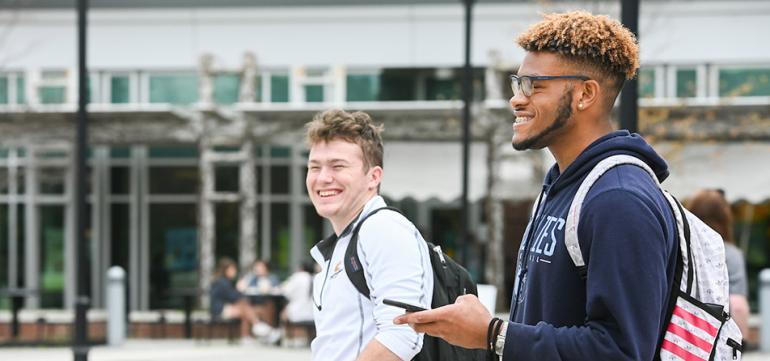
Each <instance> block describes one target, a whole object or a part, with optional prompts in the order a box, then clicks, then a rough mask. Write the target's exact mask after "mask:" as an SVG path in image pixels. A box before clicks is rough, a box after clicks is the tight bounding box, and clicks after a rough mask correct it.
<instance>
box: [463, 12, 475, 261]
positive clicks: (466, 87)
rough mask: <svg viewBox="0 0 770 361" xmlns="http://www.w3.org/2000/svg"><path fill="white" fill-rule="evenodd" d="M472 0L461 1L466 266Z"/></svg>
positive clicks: (464, 242)
mask: <svg viewBox="0 0 770 361" xmlns="http://www.w3.org/2000/svg"><path fill="white" fill-rule="evenodd" d="M473 1H474V0H463V5H464V6H465V64H464V66H463V77H462V79H463V81H462V97H463V140H462V141H463V163H462V167H463V195H462V200H461V203H460V212H461V213H460V242H462V243H461V246H460V249H461V252H460V261H461V262H462V264H466V265H467V264H468V241H470V237H469V234H470V232H469V230H468V228H469V222H468V218H469V214H468V213H469V212H468V158H469V155H470V139H471V102H472V101H473V83H472V80H473V69H471V22H472V10H473Z"/></svg>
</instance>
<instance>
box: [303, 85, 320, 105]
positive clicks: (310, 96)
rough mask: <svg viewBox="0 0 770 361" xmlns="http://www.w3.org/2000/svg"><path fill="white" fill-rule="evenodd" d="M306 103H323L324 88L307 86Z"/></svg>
mask: <svg viewBox="0 0 770 361" xmlns="http://www.w3.org/2000/svg"><path fill="white" fill-rule="evenodd" d="M305 101H306V102H308V103H320V102H323V101H324V86H323V85H318V84H313V85H305Z"/></svg>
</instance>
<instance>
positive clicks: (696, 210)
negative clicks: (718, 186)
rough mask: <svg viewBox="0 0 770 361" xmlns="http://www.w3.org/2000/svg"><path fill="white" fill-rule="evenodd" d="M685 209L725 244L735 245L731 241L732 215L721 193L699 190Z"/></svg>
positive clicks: (712, 190)
mask: <svg viewBox="0 0 770 361" xmlns="http://www.w3.org/2000/svg"><path fill="white" fill-rule="evenodd" d="M687 208H688V209H689V210H690V212H692V214H694V215H696V216H698V218H700V219H701V221H703V223H706V225H708V226H709V227H711V228H713V229H714V230H715V231H717V233H719V235H720V236H722V239H723V240H724V241H725V242H728V243H735V241H734V240H733V213H732V210H731V209H730V204H729V203H727V199H725V197H724V195H723V194H722V192H721V191H719V190H715V189H704V190H701V191H699V192H698V193H696V194H695V196H694V197H693V198H692V199H691V200H690V201H689V202H688V203H687Z"/></svg>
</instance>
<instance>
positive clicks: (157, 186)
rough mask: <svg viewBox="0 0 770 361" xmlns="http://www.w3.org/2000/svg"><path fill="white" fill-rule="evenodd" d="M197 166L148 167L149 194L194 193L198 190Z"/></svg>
mask: <svg viewBox="0 0 770 361" xmlns="http://www.w3.org/2000/svg"><path fill="white" fill-rule="evenodd" d="M198 180H199V179H198V167H196V166H185V167H167V166H153V167H150V193H151V194H195V193H197V192H198V183H199V182H198Z"/></svg>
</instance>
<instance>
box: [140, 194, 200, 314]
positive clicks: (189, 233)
mask: <svg viewBox="0 0 770 361" xmlns="http://www.w3.org/2000/svg"><path fill="white" fill-rule="evenodd" d="M149 216H150V217H149V218H150V308H151V309H158V308H181V307H182V305H183V303H182V302H183V301H182V299H181V298H180V297H174V295H173V294H172V293H173V291H174V290H177V289H185V288H196V287H197V285H198V231H197V222H196V216H197V207H196V206H195V205H194V204H152V205H150V214H149Z"/></svg>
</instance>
